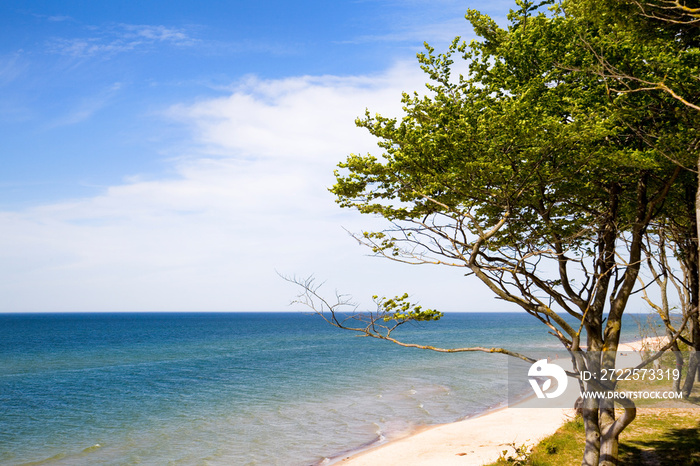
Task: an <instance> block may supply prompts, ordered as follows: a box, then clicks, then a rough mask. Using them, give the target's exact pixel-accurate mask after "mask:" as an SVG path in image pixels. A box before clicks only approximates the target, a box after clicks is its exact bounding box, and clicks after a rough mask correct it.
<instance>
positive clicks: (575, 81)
mask: <svg viewBox="0 0 700 466" xmlns="http://www.w3.org/2000/svg"><path fill="white" fill-rule="evenodd" d="M516 3H517V4H518V6H519V10H518V11H515V12H511V15H510V16H509V19H510V22H511V23H510V26H509V27H508V28H507V29H502V28H500V27H499V26H498V25H497V24H496V23H495V22H494V21H493V20H491V19H490V18H488V17H487V16H485V15H482V14H480V13H478V12H476V11H471V10H470V11H469V12H468V14H467V19H468V20H469V21H470V22H471V24H472V25H473V27H474V29H475V31H476V33H477V34H478V35H479V37H480V38H481V39H480V40H479V41H473V42H472V43H470V44H466V43H462V42H460V41H459V40H458V39H456V40H455V41H454V42H453V43H452V45H451V46H450V48H449V50H448V52H446V53H445V54H437V55H436V54H435V53H434V50H433V49H431V48H429V47H428V51H427V53H425V54H421V55H420V56H419V61H420V63H421V66H422V68H423V69H424V70H425V72H426V73H427V75H428V77H429V79H430V83H429V84H428V90H429V93H428V95H427V96H420V95H418V94H413V95H409V94H404V96H403V104H404V109H405V116H403V117H402V118H400V119H399V118H390V117H383V116H380V115H374V116H372V115H371V114H369V113H367V114H366V116H365V118H364V119H360V120H358V122H357V123H358V125H359V126H362V127H364V128H366V129H367V130H368V131H369V132H370V133H371V134H373V135H374V136H376V137H377V138H378V139H379V143H378V144H379V146H380V147H381V148H382V149H383V150H384V154H383V155H382V156H380V157H375V156H372V155H351V156H350V157H348V158H347V160H346V161H345V162H343V163H341V164H340V166H339V167H340V170H338V171H337V172H336V179H337V183H336V184H335V186H333V188H332V189H331V191H332V193H333V194H335V195H336V197H337V201H338V202H339V204H340V205H341V206H342V207H346V208H352V209H357V210H358V211H360V212H362V213H365V214H371V215H379V216H382V217H384V218H385V219H387V220H388V221H389V222H390V223H391V227H389V228H387V229H386V230H383V231H374V232H364V233H363V234H361V235H358V239H360V240H361V241H363V242H364V243H365V244H367V245H368V246H369V247H371V248H372V250H373V251H374V252H375V253H376V254H378V255H382V256H384V257H387V258H389V259H391V260H396V261H400V262H406V263H411V264H440V265H445V266H450V267H456V268H458V269H461V270H464V272H465V273H466V275H470V276H474V277H476V278H477V279H479V280H481V281H482V282H483V283H484V284H486V286H487V287H488V288H489V289H490V290H491V292H493V293H494V294H495V295H496V296H497V297H498V298H500V299H503V300H505V301H508V302H510V303H512V304H513V305H515V306H519V307H520V308H522V309H523V310H524V311H525V312H527V313H528V314H530V315H531V316H533V317H534V318H536V319H538V320H539V321H540V322H542V323H543V324H544V325H545V326H546V328H547V329H548V331H549V332H550V333H552V334H553V335H554V336H556V337H557V338H558V339H559V341H560V342H561V343H562V345H563V346H564V347H565V348H566V349H567V350H569V351H570V352H571V354H572V355H573V356H574V363H575V368H576V369H578V370H584V369H585V370H588V371H591V372H594V373H598V372H599V371H600V370H601V369H613V368H614V367H615V354H616V350H617V347H618V344H619V339H620V332H621V328H622V316H623V313H624V311H625V308H626V305H627V303H628V300H629V298H630V296H631V294H632V293H633V291H634V290H635V286H636V284H637V279H638V275H639V271H640V268H641V267H642V266H643V264H644V263H645V259H646V258H645V256H644V240H645V238H646V234H647V229H648V228H649V226H650V225H651V224H652V222H653V221H654V220H655V219H656V218H658V217H659V216H661V215H663V213H664V202H665V200H666V199H668V198H669V196H670V195H671V193H673V192H674V189H676V188H677V183H676V180H677V178H678V176H679V174H680V173H681V171H682V168H681V167H680V166H678V165H677V164H674V163H673V162H672V161H671V160H669V159H668V158H667V157H664V156H663V155H662V154H660V153H659V151H657V150H655V149H654V148H652V147H651V146H650V145H648V144H646V142H645V141H644V137H645V136H644V134H643V133H640V132H639V131H638V129H639V127H640V126H641V125H642V124H643V122H644V118H643V115H642V113H643V112H642V105H644V104H645V103H644V102H643V101H642V100H643V99H644V97H643V96H641V97H635V99H637V100H636V101H630V99H626V96H625V95H624V94H623V95H618V94H615V93H611V92H610V89H609V87H608V86H607V83H606V81H605V80H604V79H602V78H601V77H600V76H598V75H596V74H594V73H590V72H587V71H585V68H586V67H585V66H584V65H587V64H590V63H593V61H594V60H595V59H596V57H595V56H594V55H593V54H592V53H591V52H590V49H589V48H587V47H581V46H580V45H579V44H577V42H576V39H575V38H576V37H578V33H579V31H580V30H581V28H583V27H585V25H583V24H582V23H581V22H580V21H578V20H577V19H576V18H575V17H571V16H568V15H566V14H564V12H562V11H561V10H559V11H558V13H557V14H555V15H545V14H543V13H541V12H538V7H539V6H541V5H542V4H540V5H534V4H533V3H532V2H527V1H518V2H516ZM543 3H550V2H543ZM460 55H461V58H462V60H461V61H459V64H458V65H456V64H455V59H456V57H459V56H460ZM562 63H567V64H574V65H576V66H562ZM460 72H461V74H459V73H460ZM625 99H626V100H625ZM639 99H641V100H639ZM630 102H631V103H630ZM629 121H633V124H630V123H629ZM672 123H673V122H672ZM672 123H669V127H667V128H665V129H664V128H657V127H654V128H655V129H654V130H655V131H658V133H659V134H661V133H663V134H666V133H667V132H668V131H671V130H672V129H674V128H671V127H670V126H672ZM676 129H677V128H676ZM300 284H301V285H302V286H304V287H305V291H306V298H307V301H306V302H307V303H308V304H311V305H314V304H313V303H312V302H311V301H312V300H314V299H322V298H321V297H320V295H319V294H318V293H317V292H316V288H314V287H313V284H312V283H310V282H302V283H300ZM342 304H345V302H344V301H342V300H340V301H338V302H337V303H331V302H327V301H325V302H324V301H322V302H321V304H320V308H318V307H317V308H316V309H317V310H319V309H324V308H325V309H327V310H329V311H331V315H330V316H329V317H328V320H329V321H330V322H331V323H332V324H334V325H336V326H339V327H341V328H347V329H350V330H355V331H357V332H362V333H363V334H365V335H367V336H370V337H375V338H382V339H388V340H391V341H394V342H399V343H402V342H400V340H399V339H396V338H394V336H393V335H394V334H393V333H392V332H394V330H395V329H396V328H398V327H399V326H400V325H402V324H403V323H404V322H407V321H410V320H433V319H436V318H439V313H436V312H435V311H432V310H423V309H422V308H420V307H416V306H413V305H411V304H410V303H409V302H408V301H407V298H406V296H403V297H399V298H395V299H378V304H379V308H380V311H381V312H380V313H379V314H378V315H373V316H369V317H368V318H367V319H366V320H364V321H362V322H360V323H359V324H357V319H362V318H361V317H358V316H354V317H353V318H351V319H350V320H344V319H342V318H341V316H340V315H339V314H338V313H337V312H336V310H337V309H338V307H337V306H339V305H342ZM324 306H325V307H324ZM565 317H566V318H565ZM570 318H573V319H574V320H575V321H576V322H577V324H576V325H571V324H569V322H570V321H571V319H570ZM403 344H404V345H406V344H405V343H403ZM407 346H412V345H410V344H408V345H407ZM413 346H417V345H413ZM422 347H425V348H428V349H434V350H440V351H450V350H449V349H439V348H432V347H426V346H422ZM584 347H585V348H584ZM457 350H463V351H475V350H478V351H492V352H504V353H506V354H511V355H514V356H517V357H523V358H524V359H527V358H526V357H525V356H523V355H518V354H514V353H511V352H509V351H507V350H506V349H500V348H496V349H489V348H462V349H457ZM453 351H454V350H453ZM587 388H589V389H600V388H601V386H600V385H594V386H590V387H587ZM602 388H604V389H613V388H614V383H612V384H610V385H608V386H603V387H602ZM619 401H620V402H621V403H622V404H623V407H624V408H625V410H624V414H623V415H622V416H621V417H619V418H616V417H615V410H614V405H613V402H612V401H611V400H598V399H595V398H587V399H586V400H585V402H584V406H583V416H584V423H585V428H586V447H585V451H584V455H583V464H584V465H597V464H605V465H609V464H614V463H615V462H616V458H617V442H618V436H619V434H620V432H621V431H622V430H623V429H624V428H625V427H626V426H627V425H628V424H629V423H630V422H631V421H632V420H633V419H634V416H635V413H636V411H635V407H634V403H633V402H632V401H631V400H619Z"/></svg>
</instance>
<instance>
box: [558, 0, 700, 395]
mask: <svg viewBox="0 0 700 466" xmlns="http://www.w3.org/2000/svg"><path fill="white" fill-rule="evenodd" d="M567 5H568V6H569V7H570V8H569V9H570V10H571V11H572V13H573V14H575V15H576V16H577V17H580V18H583V19H585V20H586V21H587V22H589V23H590V24H591V25H592V26H591V27H589V28H588V30H586V31H582V32H580V33H579V34H580V35H579V37H580V40H581V42H582V43H583V44H585V47H586V48H587V49H588V50H589V51H590V52H591V54H592V55H593V56H594V57H595V60H594V61H593V62H592V63H590V64H588V65H587V66H585V67H583V66H582V67H580V68H579V69H586V70H587V71H588V72H590V73H593V74H595V75H597V76H600V77H601V78H603V79H605V80H606V82H608V83H609V84H608V85H609V86H610V88H611V89H613V90H614V91H616V92H618V93H621V94H625V95H628V96H630V97H632V98H636V96H639V95H641V96H642V99H651V100H653V101H654V102H655V104H654V105H653V107H652V110H651V111H650V112H649V113H650V116H651V117H652V118H654V119H655V120H656V121H659V122H673V126H672V127H675V128H682V129H681V130H678V131H676V130H673V131H661V132H659V130H658V128H656V129H650V127H649V125H643V126H638V127H637V128H636V131H637V132H638V133H639V134H643V140H644V142H645V144H647V145H648V146H649V147H651V148H653V149H655V150H658V151H659V152H660V153H662V154H663V155H664V156H666V157H667V158H669V160H671V161H673V162H674V163H676V164H677V165H678V166H681V167H683V169H684V170H686V171H687V172H689V173H690V174H692V175H693V178H694V179H692V178H689V177H684V179H683V181H682V182H683V184H684V186H685V187H686V189H685V191H683V190H680V191H679V196H678V197H676V198H675V199H673V200H672V201H671V202H669V203H667V204H668V205H667V207H668V215H667V218H668V221H664V222H663V224H664V225H665V226H664V227H663V228H662V229H661V231H663V232H664V234H666V235H668V238H666V240H667V241H666V243H667V244H668V245H669V246H670V247H671V249H672V250H673V251H675V256H676V259H677V260H678V261H679V262H680V264H681V266H682V268H683V271H684V278H685V281H684V288H685V290H686V291H687V293H688V299H687V306H686V307H685V308H684V313H686V314H689V315H690V318H689V325H690V328H689V332H688V335H687V339H685V341H686V343H687V344H688V345H689V346H690V348H691V350H692V353H691V358H690V362H689V370H690V372H691V374H690V377H688V378H687V379H686V384H685V387H684V393H686V394H687V393H690V389H691V388H692V384H693V380H694V377H693V374H692V372H693V371H695V370H696V368H697V367H698V364H699V363H700V357H699V355H700V319H699V317H698V315H699V314H698V305H699V303H700V287H699V286H700V279H699V278H698V276H699V275H700V261H698V257H700V249H699V248H700V242H699V241H698V237H699V236H700V183H699V182H698V180H700V158H699V157H698V149H699V148H700V138H699V135H698V128H700V34H698V31H699V29H698V27H700V4H699V3H698V2H697V1H695V0H689V1H679V0H626V1H609V0H604V1H596V2H591V1H588V0H570V1H569V2H568V3H567ZM591 30H594V31H595V33H593V34H591V32H590V31H591ZM620 45H622V46H623V47H622V50H623V51H624V53H619V51H620V50H621V47H620ZM633 96H634V97H633ZM662 307H663V306H662ZM669 331H672V330H669Z"/></svg>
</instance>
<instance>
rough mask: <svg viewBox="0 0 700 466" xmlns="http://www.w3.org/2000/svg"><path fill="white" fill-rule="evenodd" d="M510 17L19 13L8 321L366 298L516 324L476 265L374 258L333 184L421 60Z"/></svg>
mask: <svg viewBox="0 0 700 466" xmlns="http://www.w3.org/2000/svg"><path fill="white" fill-rule="evenodd" d="M511 6H512V4H511V2H510V1H501V0H491V1H488V2H487V1H484V0H479V1H476V0H472V1H470V0H461V1H453V0H354V1H351V0H334V1H328V0H324V1H321V0H317V1H308V0H307V1H298V2H288V1H264V0H238V1H231V0H229V1H222V0H208V1H206V2H201V1H184V0H161V1H149V0H144V1H140V2H131V1H110V2H94V1H89V0H82V1H61V0H51V1H48V0H47V1H34V0H22V1H15V0H4V1H3V2H1V3H0V135H1V137H0V154H1V155H0V157H1V158H2V159H1V160H2V169H1V170H0V263H1V264H2V266H1V267H0V312H66V311H284V310H295V309H297V310H298V308H294V307H289V302H290V301H291V300H292V299H293V298H294V296H295V294H296V293H297V291H298V290H297V289H296V288H295V287H294V286H293V285H291V284H290V283H288V282H286V281H284V280H282V279H281V278H280V276H279V274H282V275H287V276H292V275H296V276H298V277H307V276H310V275H313V276H315V277H316V279H317V280H319V281H325V285H324V290H325V291H326V292H327V293H328V294H329V295H333V294H334V293H335V292H336V291H337V292H340V293H347V294H350V295H352V296H353V298H354V300H355V301H357V302H358V303H359V304H360V305H362V306H365V307H368V308H370V309H371V298H370V297H371V296H372V295H374V294H377V295H380V296H394V295H397V294H402V293H404V292H408V293H409V294H410V295H411V296H412V299H413V300H415V301H417V302H420V304H422V305H423V306H424V307H429V308H437V309H438V310H443V311H487V310H514V309H512V308H510V307H508V306H507V305H506V304H504V303H502V302H499V301H497V300H495V299H494V298H493V296H492V295H491V294H490V293H489V292H488V291H487V290H486V289H485V288H484V287H483V286H481V285H480V284H478V283H477V282H475V281H474V279H473V278H465V277H464V270H463V269H458V268H454V269H443V268H439V267H432V266H408V265H403V264H397V263H393V262H391V261H387V260H385V259H380V258H376V257H372V256H371V253H370V251H369V250H367V249H366V248H364V247H363V246H360V245H359V244H358V243H357V241H355V240H354V239H353V238H352V237H351V235H350V234H349V232H355V233H357V232H361V231H363V230H366V229H377V228H382V227H384V226H386V224H385V223H384V222H382V221H381V219H377V218H372V217H367V216H362V215H359V214H358V213H356V212H353V211H351V210H347V209H341V208H340V207H338V206H337V205H336V204H335V202H334V198H333V195H332V194H331V193H329V192H328V188H329V187H330V186H332V185H333V182H334V177H333V170H334V168H335V167H336V165H337V164H338V163H339V162H341V161H342V160H344V159H345V158H346V157H347V156H348V155H349V154H351V153H362V154H364V153H367V152H371V153H376V154H377V155H379V154H380V153H381V151H380V150H379V149H378V148H377V146H376V141H375V140H374V139H373V138H372V137H371V136H370V135H369V134H367V133H366V132H365V131H364V130H362V129H359V128H356V127H355V124H354V120H355V118H356V117H358V116H361V115H363V114H364V112H365V109H369V110H370V111H371V112H372V113H380V114H382V115H386V116H389V115H392V116H394V115H396V116H398V115H400V114H401V105H400V98H401V92H402V91H408V92H412V91H414V90H415V91H421V90H423V89H424V83H425V82H426V78H425V76H424V75H423V74H422V71H421V70H420V68H419V66H418V64H417V61H416V58H415V57H416V54H417V53H419V52H420V51H422V50H423V42H424V41H427V42H429V43H430V44H431V45H432V46H434V47H436V49H437V50H438V51H440V50H444V49H445V48H446V47H447V44H448V43H449V42H450V41H451V40H452V38H453V37H454V36H462V37H463V38H465V39H467V40H469V39H471V38H473V32H472V30H471V28H470V26H469V24H468V23H467V21H466V20H465V19H464V14H465V12H466V10H467V8H474V9H478V10H481V11H483V12H486V13H488V14H490V15H491V16H492V17H493V18H494V19H496V20H497V21H498V22H499V23H501V24H505V21H506V20H505V17H506V15H507V13H508V10H509V8H510V7H511Z"/></svg>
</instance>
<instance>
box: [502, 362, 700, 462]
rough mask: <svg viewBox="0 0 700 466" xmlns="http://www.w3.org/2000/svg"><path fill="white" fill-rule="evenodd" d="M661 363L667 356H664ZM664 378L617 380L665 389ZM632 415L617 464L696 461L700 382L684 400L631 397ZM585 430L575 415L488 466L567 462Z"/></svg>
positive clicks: (630, 386)
mask: <svg viewBox="0 0 700 466" xmlns="http://www.w3.org/2000/svg"><path fill="white" fill-rule="evenodd" d="M664 362H665V363H666V364H663V366H666V367H668V366H667V363H668V361H664ZM670 385H671V382H670V381H668V380H667V381H665V382H655V383H650V382H648V381H647V382H643V383H642V382H639V381H629V382H624V383H621V384H620V387H619V388H620V389H621V390H626V391H658V390H670V388H671V387H670ZM635 403H636V404H637V406H638V409H637V417H636V418H635V420H634V421H633V422H632V424H630V425H629V426H628V427H627V428H626V429H625V430H624V431H623V432H622V434H620V446H619V458H620V463H619V464H620V466H692V465H697V466H700V406H699V405H700V383H696V384H695V387H694V389H693V392H692V393H691V396H690V397H689V398H688V399H687V400H684V401H661V402H658V401H657V402H655V403H654V402H652V401H649V400H636V401H635ZM584 443H585V434H584V428H583V421H582V419H581V418H580V417H577V418H576V419H574V420H572V421H570V422H568V423H566V424H565V425H563V426H562V427H561V428H560V429H559V430H558V431H557V432H556V433H555V434H554V435H552V436H550V437H548V438H546V439H544V440H542V441H541V442H540V443H539V444H537V445H535V446H534V448H532V452H531V453H530V454H529V455H520V456H518V457H512V456H511V458H509V459H503V458H502V459H501V460H499V461H498V462H496V463H492V464H491V465H490V466H502V465H513V466H519V465H531V466H571V465H576V464H580V463H581V455H582V454H583V446H584Z"/></svg>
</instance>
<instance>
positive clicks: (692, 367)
mask: <svg viewBox="0 0 700 466" xmlns="http://www.w3.org/2000/svg"><path fill="white" fill-rule="evenodd" d="M697 370H698V351H697V350H696V349H695V348H692V349H691V351H690V360H689V361H688V374H687V375H686V376H685V383H684V384H683V398H687V397H689V396H690V392H691V391H692V390H693V384H694V383H695V374H696V372H697Z"/></svg>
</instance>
